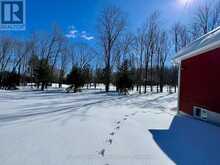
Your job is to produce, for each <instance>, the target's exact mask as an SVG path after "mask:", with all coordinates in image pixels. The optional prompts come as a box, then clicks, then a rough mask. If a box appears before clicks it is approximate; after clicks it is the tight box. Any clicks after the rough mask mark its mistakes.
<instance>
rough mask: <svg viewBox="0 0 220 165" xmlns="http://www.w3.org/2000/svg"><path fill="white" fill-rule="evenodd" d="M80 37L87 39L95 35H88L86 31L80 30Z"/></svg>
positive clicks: (92, 38) (91, 38)
mask: <svg viewBox="0 0 220 165" xmlns="http://www.w3.org/2000/svg"><path fill="white" fill-rule="evenodd" d="M81 38H83V39H85V40H88V41H90V40H94V39H95V37H93V36H91V35H88V34H87V32H86V31H82V32H81Z"/></svg>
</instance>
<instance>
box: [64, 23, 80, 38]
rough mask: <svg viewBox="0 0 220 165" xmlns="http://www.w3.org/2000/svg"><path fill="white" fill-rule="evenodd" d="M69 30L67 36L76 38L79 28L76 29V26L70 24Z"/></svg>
mask: <svg viewBox="0 0 220 165" xmlns="http://www.w3.org/2000/svg"><path fill="white" fill-rule="evenodd" d="M69 29H70V30H69V31H68V33H67V34H66V37H67V38H76V37H77V33H78V30H76V28H75V27H74V26H70V27H69Z"/></svg>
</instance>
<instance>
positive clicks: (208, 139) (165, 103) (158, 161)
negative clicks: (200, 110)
mask: <svg viewBox="0 0 220 165" xmlns="http://www.w3.org/2000/svg"><path fill="white" fill-rule="evenodd" d="M176 104H177V96H176V94H171V95H170V94H168V93H163V94H147V95H138V94H132V95H130V96H120V95H117V94H116V93H114V92H112V93H109V94H106V93H104V92H102V91H99V90H84V91H83V92H82V93H77V94H73V93H68V94H67V93H65V92H64V91H62V90H59V89H53V90H48V91H44V92H41V91H31V90H30V89H22V90H19V91H0V164H1V165H15V164H16V165H148V164H149V165H172V164H179V165H196V164H199V165H203V164H204V165H205V164H207V165H215V164H216V165H218V164H219V163H220V156H219V153H220V140H219V139H220V128H219V127H216V126H214V125H211V124H208V123H204V122H201V121H197V120H193V119H190V118H186V117H177V116H175V115H176Z"/></svg>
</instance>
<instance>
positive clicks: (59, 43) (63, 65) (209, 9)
mask: <svg viewBox="0 0 220 165" xmlns="http://www.w3.org/2000/svg"><path fill="white" fill-rule="evenodd" d="M189 17H190V16H189ZM161 22H162V20H161V13H160V12H159V11H155V12H153V13H152V14H151V15H150V16H149V17H147V18H146V21H145V22H143V25H142V26H141V27H139V28H138V29H137V30H136V33H132V32H130V31H129V26H128V19H127V15H126V14H125V13H124V12H123V11H122V10H121V9H120V8H118V7H117V6H107V7H106V8H104V9H103V10H102V11H100V15H99V18H98V20H97V36H96V39H97V44H96V47H92V46H90V45H88V44H86V43H74V42H73V41H70V40H69V39H68V38H67V37H66V36H65V34H64V33H63V31H62V30H61V29H60V28H59V26H58V25H56V26H53V27H52V30H51V32H49V33H46V32H45V33H40V32H35V33H32V34H30V37H29V38H27V39H25V40H19V39H15V38H13V37H9V36H3V37H1V38H0V88H1V89H6V90H7V89H16V87H17V86H19V85H27V84H28V83H33V84H34V85H35V86H36V87H37V88H39V89H41V90H44V89H45V88H47V87H48V86H49V85H50V84H51V83H58V84H59V86H60V87H62V84H69V85H70V87H69V89H72V90H73V91H74V92H77V91H79V90H80V88H81V87H83V86H88V87H89V86H94V87H96V84H105V90H106V92H108V91H109V87H110V84H112V85H115V86H116V89H117V91H118V92H121V93H127V92H128V90H130V89H132V90H137V91H138V92H139V93H140V94H141V93H147V92H148V90H150V91H151V92H152V91H153V90H155V88H153V87H154V86H157V88H156V89H157V91H156V92H163V89H164V86H169V87H170V88H171V87H172V88H173V89H175V91H176V87H177V84H178V66H175V65H172V64H169V65H168V63H170V61H168V59H171V58H172V57H174V55H175V54H176V53H177V52H178V51H179V50H181V49H182V48H184V47H185V46H187V44H189V43H190V42H192V41H193V40H195V39H197V38H198V37H200V36H202V35H204V34H206V33H208V32H209V31H211V30H213V29H214V28H216V27H218V26H219V24H220V2H218V3H217V4H214V3H212V5H210V4H201V5H200V6H199V7H198V9H197V10H196V11H195V14H194V15H193V17H192V20H191V22H190V24H188V25H184V24H181V23H179V22H178V23H175V24H174V25H172V26H171V27H170V28H169V29H163V28H162V27H163V26H161ZM147 87H150V88H147Z"/></svg>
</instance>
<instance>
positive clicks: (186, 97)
mask: <svg viewBox="0 0 220 165" xmlns="http://www.w3.org/2000/svg"><path fill="white" fill-rule="evenodd" d="M193 106H200V107H203V108H207V109H208V110H210V111H214V112H218V113H220V48H218V49H215V50H213V51H210V52H208V53H205V54H202V55H199V56H195V57H192V58H190V59H187V60H185V61H182V68H181V81H180V110H181V111H183V112H185V113H188V114H190V115H192V108H193Z"/></svg>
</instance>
